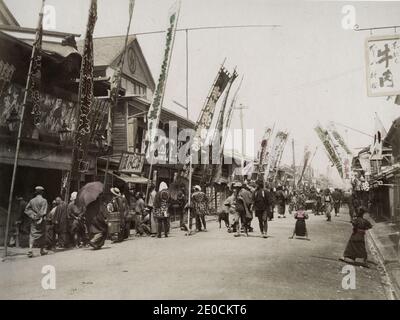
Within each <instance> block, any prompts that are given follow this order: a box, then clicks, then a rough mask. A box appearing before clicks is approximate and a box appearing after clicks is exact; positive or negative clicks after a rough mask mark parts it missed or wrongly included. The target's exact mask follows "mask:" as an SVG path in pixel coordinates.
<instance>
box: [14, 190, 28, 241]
mask: <svg viewBox="0 0 400 320" xmlns="http://www.w3.org/2000/svg"><path fill="white" fill-rule="evenodd" d="M15 199H16V201H17V204H16V206H17V208H16V210H17V215H18V219H17V221H16V222H15V225H16V228H17V229H18V242H19V246H20V247H22V248H26V247H28V246H29V233H30V227H31V219H30V218H29V217H28V216H27V215H26V214H25V208H26V205H27V204H28V203H27V202H26V201H25V199H24V198H23V197H22V196H20V195H17V196H16V198H15Z"/></svg>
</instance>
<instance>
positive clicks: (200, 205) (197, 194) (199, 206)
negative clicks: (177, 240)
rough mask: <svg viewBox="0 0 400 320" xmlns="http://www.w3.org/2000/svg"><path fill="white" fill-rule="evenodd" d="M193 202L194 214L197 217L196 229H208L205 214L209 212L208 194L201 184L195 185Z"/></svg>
mask: <svg viewBox="0 0 400 320" xmlns="http://www.w3.org/2000/svg"><path fill="white" fill-rule="evenodd" d="M191 202H192V205H193V214H194V216H195V218H196V231H198V232H199V231H201V230H202V227H203V231H207V225H206V217H205V216H206V215H207V213H208V201H207V196H206V194H205V193H204V192H202V191H201V187H200V186H199V185H197V186H195V187H194V192H193V194H192V201H191Z"/></svg>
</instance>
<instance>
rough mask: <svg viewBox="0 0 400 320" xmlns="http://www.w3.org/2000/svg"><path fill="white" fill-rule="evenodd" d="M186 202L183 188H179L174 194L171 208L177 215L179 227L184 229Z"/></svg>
mask: <svg viewBox="0 0 400 320" xmlns="http://www.w3.org/2000/svg"><path fill="white" fill-rule="evenodd" d="M185 204H186V197H185V193H184V192H183V190H179V191H178V194H177V196H176V200H174V201H173V204H172V206H171V207H172V210H174V214H175V216H178V217H179V228H180V229H181V230H182V231H185V230H186V228H185V221H184V208H185Z"/></svg>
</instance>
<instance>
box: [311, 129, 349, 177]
mask: <svg viewBox="0 0 400 320" xmlns="http://www.w3.org/2000/svg"><path fill="white" fill-rule="evenodd" d="M314 130H315V132H316V133H317V135H318V137H319V138H320V140H321V142H322V144H323V145H324V147H325V150H326V152H327V154H328V157H329V160H330V161H331V162H332V164H333V165H334V166H335V167H336V169H337V171H338V172H339V175H340V177H341V178H343V165H342V161H341V160H340V157H339V156H338V154H337V153H336V150H335V148H334V146H333V143H332V141H331V139H330V136H329V133H328V131H326V130H324V129H323V128H322V127H321V126H320V125H317V126H316V127H315V128H314Z"/></svg>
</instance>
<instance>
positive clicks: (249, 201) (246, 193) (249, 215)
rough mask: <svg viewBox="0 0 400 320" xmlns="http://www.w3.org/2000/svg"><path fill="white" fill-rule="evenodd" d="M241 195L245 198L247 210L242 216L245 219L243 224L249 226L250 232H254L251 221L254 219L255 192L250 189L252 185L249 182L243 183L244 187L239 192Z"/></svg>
mask: <svg viewBox="0 0 400 320" xmlns="http://www.w3.org/2000/svg"><path fill="white" fill-rule="evenodd" d="M239 195H240V196H241V197H242V199H243V200H244V203H245V211H246V214H245V215H244V216H242V219H244V221H242V226H247V229H248V232H253V228H252V227H251V221H252V220H253V211H252V206H253V193H252V192H251V191H250V187H249V185H248V184H247V182H245V183H244V184H243V186H242V189H241V190H240V192H239ZM242 231H244V230H242Z"/></svg>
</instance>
